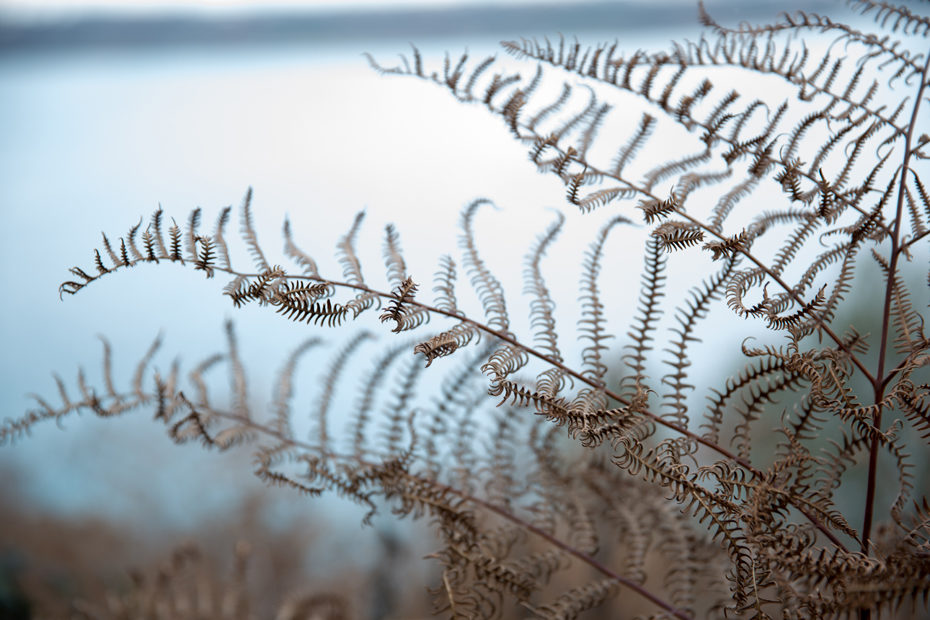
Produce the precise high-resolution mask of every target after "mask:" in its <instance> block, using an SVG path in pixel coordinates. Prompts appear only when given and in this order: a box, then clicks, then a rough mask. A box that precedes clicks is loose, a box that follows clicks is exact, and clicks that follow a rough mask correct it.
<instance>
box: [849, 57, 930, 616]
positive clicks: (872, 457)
mask: <svg viewBox="0 0 930 620" xmlns="http://www.w3.org/2000/svg"><path fill="white" fill-rule="evenodd" d="M928 71H930V54H927V60H926V61H925V62H924V68H923V72H922V73H921V74H920V87H919V88H918V89H917V94H916V97H915V101H914V109H913V110H912V111H911V120H910V123H909V124H908V127H907V135H906V136H905V137H904V160H903V161H902V162H901V174H900V175H899V177H898V203H897V207H896V211H895V219H894V229H893V231H892V234H891V253H890V258H889V260H888V276H887V278H886V282H885V304H884V308H883V310H882V337H881V344H880V345H879V350H878V369H877V370H876V371H875V378H874V379H873V380H872V388H873V391H874V396H875V403H876V404H878V403H880V402H881V401H882V400H883V398H884V395H885V386H886V385H887V381H886V380H885V360H886V350H887V348H888V332H889V331H890V326H891V300H892V292H893V291H892V289H893V288H894V282H895V274H896V273H897V268H898V258H899V257H900V256H901V253H902V250H903V249H904V248H903V247H902V246H900V245H899V243H900V242H899V235H900V234H901V220H902V219H903V218H902V215H903V214H904V188H905V185H904V183H905V181H906V179H907V173H908V170H909V164H910V161H911V140H912V139H913V137H914V128H915V127H916V126H917V115H918V113H919V111H920V101H921V99H922V98H923V94H924V89H925V88H926V87H927V73H928ZM892 372H894V371H892ZM881 424H882V407H881V406H879V407H878V409H877V410H876V411H875V413H874V414H873V416H872V425H873V426H874V427H875V428H880V427H881ZM878 450H879V442H878V436H877V435H876V436H875V437H873V438H872V445H871V446H870V447H869V478H868V483H867V486H866V495H865V514H864V515H863V517H862V552H863V553H865V554H866V555H868V553H869V547H870V543H871V535H872V518H873V512H874V505H875V482H876V479H877V478H878ZM864 613H865V615H863V616H862V618H863V619H866V618H868V617H869V616H868V612H864Z"/></svg>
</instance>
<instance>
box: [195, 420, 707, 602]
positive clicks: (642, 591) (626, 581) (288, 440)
mask: <svg viewBox="0 0 930 620" xmlns="http://www.w3.org/2000/svg"><path fill="white" fill-rule="evenodd" d="M212 413H214V414H215V415H216V416H217V417H220V418H225V419H227V420H231V421H234V422H236V423H237V424H241V425H243V426H247V427H249V428H250V429H252V430H254V431H256V432H258V433H262V434H264V435H267V436H269V437H273V438H275V439H277V440H278V441H280V442H282V443H284V444H287V445H289V446H291V447H294V448H300V449H302V450H310V451H319V450H320V447H319V446H312V445H310V444H309V443H306V442H304V441H301V440H299V439H294V438H292V437H289V436H287V435H285V434H283V433H281V432H279V431H277V430H276V429H272V428H268V427H267V426H264V425H262V424H259V423H257V422H254V421H253V420H250V419H249V418H246V417H244V416H241V415H237V414H233V413H224V412H222V411H215V410H214V411H212ZM325 456H326V457H327V458H335V459H341V460H345V461H351V462H355V463H358V464H359V465H362V466H369V467H371V466H374V465H376V464H375V463H370V462H367V461H365V460H363V459H359V458H357V457H347V456H344V455H340V454H337V453H334V452H326V454H325ZM408 475H410V476H411V477H415V476H413V475H412V474H408ZM420 480H422V478H421V479H420ZM427 482H429V484H431V485H433V486H434V487H435V488H436V489H437V490H442V491H446V492H448V493H451V494H453V495H455V496H456V497H458V498H460V499H463V500H465V501H467V502H469V503H471V504H474V505H476V506H480V507H481V508H484V509H485V510H487V511H489V512H493V513H494V514H496V515H498V516H500V517H502V518H504V519H506V520H508V521H510V522H511V523H513V524H514V525H517V526H519V527H521V528H523V529H525V530H527V531H528V532H532V533H533V534H536V535H537V536H539V537H540V538H542V539H544V540H545V541H546V542H548V543H549V544H551V545H553V546H555V547H558V548H559V549H561V550H562V551H565V552H566V553H568V554H570V555H572V556H574V557H576V558H578V559H579V560H581V561H582V562H584V563H585V564H587V565H588V566H590V567H591V568H593V569H594V570H596V571H598V572H599V573H601V574H603V575H605V576H607V577H609V578H611V579H613V580H614V581H616V582H617V583H619V584H621V585H624V586H626V587H628V588H630V589H631V590H633V591H634V592H636V593H637V594H639V595H640V596H642V597H643V598H645V599H647V600H649V601H651V602H652V603H654V604H655V605H657V606H659V607H661V608H662V609H664V610H665V611H667V612H668V613H670V614H671V615H672V616H674V617H676V618H679V619H680V620H694V618H693V617H692V616H691V615H689V614H688V613H686V612H685V611H682V610H680V609H677V608H676V607H674V606H672V605H671V604H669V603H667V602H666V601H664V600H662V599H661V598H659V597H658V596H656V595H655V594H653V593H652V592H650V591H649V590H647V589H646V588H644V587H643V586H641V585H640V584H638V583H636V582H635V581H633V580H632V579H630V578H629V577H624V576H623V575H620V574H619V573H616V572H614V571H613V570H611V569H610V568H609V567H607V566H605V565H604V564H602V563H601V562H599V561H598V560H596V559H595V558H593V557H592V556H590V555H588V554H587V553H584V552H583V551H579V550H578V549H576V548H575V547H572V546H571V545H570V544H568V543H566V542H564V541H563V540H561V539H559V538H556V537H555V536H553V535H552V534H549V533H548V532H546V531H545V530H543V529H540V528H539V527H537V526H535V525H533V524H532V523H529V522H528V521H525V520H524V519H522V518H520V517H518V516H517V515H515V514H514V513H512V512H510V511H509V510H507V509H506V508H503V507H502V506H498V505H496V504H492V503H490V502H488V501H486V500H483V499H481V498H480V497H475V496H474V495H470V494H469V493H466V492H464V491H460V490H458V489H456V488H455V487H451V486H449V485H446V484H443V483H441V482H438V481H436V480H431V479H427Z"/></svg>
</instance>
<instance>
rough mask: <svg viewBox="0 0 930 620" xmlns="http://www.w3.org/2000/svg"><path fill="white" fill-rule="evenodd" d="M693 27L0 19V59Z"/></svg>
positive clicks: (581, 12) (480, 13)
mask: <svg viewBox="0 0 930 620" xmlns="http://www.w3.org/2000/svg"><path fill="white" fill-rule="evenodd" d="M708 4H709V7H710V10H711V11H712V12H714V15H715V17H716V18H717V19H719V20H721V21H722V22H724V23H727V24H732V25H734V26H735V25H736V24H737V23H739V22H740V21H742V20H749V21H770V20H772V19H774V18H775V17H776V16H778V15H779V14H781V13H782V12H784V11H792V10H797V9H799V8H803V9H804V10H805V11H809V12H817V10H818V9H824V8H827V7H828V6H829V5H828V3H827V2H826V0H813V1H810V2H794V3H792V2H776V1H773V0H759V1H754V2H748V3H745V5H740V6H739V7H736V8H732V7H729V8H727V9H723V8H722V7H720V8H718V10H717V11H714V3H713V2H710V3H708ZM695 24H697V9H696V3H695V6H675V7H673V8H669V7H662V6H661V5H659V4H658V3H643V4H633V5H630V4H625V3H621V2H618V1H616V0H615V1H611V2H604V1H593V2H578V3H572V4H571V5H553V4H539V5H521V6H510V7H506V6H505V7H501V8H496V7H491V6H485V7H452V8H441V9H402V10H401V9H398V10H385V9H380V10H373V11H352V12H326V13H322V12H313V13H308V12H297V11H295V12H289V13H283V12H275V13H273V14H264V15H263V14H251V15H249V14H242V15H235V16H223V17H201V16H196V15H158V16H150V17H134V16H133V17H130V16H120V15H111V16H104V15H96V16H89V17H84V18H79V19H69V20H62V21H57V22H38V23H27V22H22V23H17V22H16V21H14V20H10V19H6V20H2V19H0V54H9V53H14V52H16V53H27V52H33V51H45V52H48V51H67V50H76V49H112V48H117V49H125V48H163V47H234V46H235V47H239V46H256V45H268V44H280V43H301V42H304V43H306V42H313V43H333V42H341V41H353V40H367V41H371V40H375V39H383V40H390V39H401V40H419V41H422V40H424V39H430V38H439V37H456V36H459V37H461V36H466V37H467V36H480V35H496V34H500V35H504V36H508V37H520V36H536V35H540V34H549V35H552V34H556V33H559V32H562V33H566V34H568V33H572V34H574V33H581V32H586V31H591V30H599V31H604V30H616V31H617V32H618V33H620V32H630V31H635V30H647V29H650V30H663V29H672V28H678V27H681V26H688V25H695Z"/></svg>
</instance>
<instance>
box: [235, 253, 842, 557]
mask: <svg viewBox="0 0 930 620" xmlns="http://www.w3.org/2000/svg"><path fill="white" fill-rule="evenodd" d="M217 270H219V271H229V273H231V274H235V275H239V276H241V277H247V278H254V277H258V276H259V275H260V274H238V273H236V272H233V271H231V270H225V269H222V268H217ZM288 277H290V278H296V279H301V280H312V281H316V282H325V283H327V284H329V285H332V286H337V287H344V288H350V289H354V290H357V291H361V292H364V293H370V294H372V295H377V296H380V297H382V298H390V297H391V295H389V294H388V293H385V292H383V291H378V290H375V289H372V288H369V287H367V286H365V285H363V284H353V283H350V282H336V281H333V280H326V279H325V278H322V277H319V276H308V275H289V276H288ZM407 303H408V304H409V305H411V306H417V307H419V308H421V309H423V310H425V311H427V312H430V313H436V314H441V315H443V316H447V317H449V318H453V319H456V320H458V321H463V322H466V323H469V324H470V325H472V326H474V327H475V328H476V329H479V330H481V331H483V332H485V333H487V334H489V335H491V336H494V337H495V338H499V339H500V340H502V341H504V342H506V343H508V344H511V345H513V346H515V347H518V348H520V349H522V350H523V351H524V352H526V353H527V354H528V355H532V356H533V357H536V358H537V359H539V360H541V361H543V362H545V363H547V364H549V365H551V366H554V367H556V368H558V369H559V370H561V371H562V372H564V373H565V374H567V375H569V376H571V377H573V378H575V379H577V380H578V381H581V382H582V383H585V384H587V385H588V386H590V387H592V388H594V389H595V390H601V391H603V393H604V394H605V395H606V396H608V397H609V398H612V399H614V400H616V401H618V402H620V403H623V404H624V405H629V404H630V402H629V400H628V399H625V398H623V397H622V396H620V395H619V394H617V393H616V392H613V391H611V390H609V389H607V388H605V387H604V386H603V385H602V384H601V383H599V382H597V381H595V380H594V379H591V378H590V377H586V376H584V375H583V374H581V373H579V372H577V371H575V370H572V369H571V368H569V367H567V366H565V365H564V364H563V363H561V362H560V361H558V360H555V359H553V358H552V357H550V356H549V355H547V354H545V353H541V352H539V351H537V350H536V349H534V348H532V347H530V346H527V345H525V344H523V343H521V342H520V341H519V340H517V339H516V338H515V337H513V336H512V335H510V334H508V333H504V332H501V331H498V330H496V329H494V328H492V327H490V326H488V325H485V324H484V323H481V322H480V321H476V320H474V319H470V318H468V317H464V316H461V315H459V314H456V313H454V312H450V311H448V310H442V309H440V308H436V307H434V306H431V305H429V304H425V303H423V302H419V301H417V300H416V299H413V300H410V301H409V302H407ZM831 333H832V332H831ZM641 413H642V414H643V415H645V416H646V417H647V418H649V419H650V420H652V421H653V422H655V423H656V424H659V425H661V426H664V427H666V428H668V429H669V430H672V431H675V432H676V433H679V434H681V435H684V436H685V437H687V438H688V439H690V440H692V441H695V442H697V443H699V444H701V445H703V446H705V447H707V448H710V449H711V450H713V451H715V452H717V453H718V454H720V455H721V456H724V457H726V458H728V459H730V460H731V461H733V462H734V463H736V464H738V465H739V466H741V467H743V468H744V469H746V470H747V471H749V472H750V473H752V475H753V476H756V477H758V478H763V477H764V474H763V472H762V471H760V470H759V469H756V468H755V467H753V465H752V463H750V462H749V461H748V460H746V459H744V458H742V457H740V456H738V455H736V454H734V453H733V452H730V451H729V450H727V449H726V448H724V447H723V446H721V445H719V444H717V443H714V442H713V441H711V440H709V439H705V438H704V437H702V436H700V435H698V434H696V433H693V432H691V431H690V430H688V429H687V428H685V427H684V426H681V425H679V424H676V423H675V422H672V421H670V420H667V419H665V418H663V417H661V416H658V415H656V414H654V413H652V412H651V411H642V412H641ZM791 504H792V505H793V506H794V507H795V508H797V509H798V511H799V512H800V513H801V514H803V515H804V517H805V518H807V519H808V520H809V521H810V522H811V524H813V525H814V526H815V527H816V528H817V529H818V530H820V531H821V532H822V533H823V534H824V536H826V537H827V539H829V540H830V542H831V543H833V545H835V546H836V547H837V548H838V549H841V550H843V551H847V549H846V546H845V545H843V543H842V542H841V541H840V540H839V539H838V538H837V537H836V536H835V535H834V534H833V532H831V531H830V530H829V529H828V528H827V526H826V525H824V523H823V522H822V521H821V520H820V519H818V518H817V517H816V516H815V515H813V514H811V513H810V512H808V511H807V510H806V509H805V508H803V507H802V506H800V505H799V504H798V502H797V501H795V500H792V501H791Z"/></svg>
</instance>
